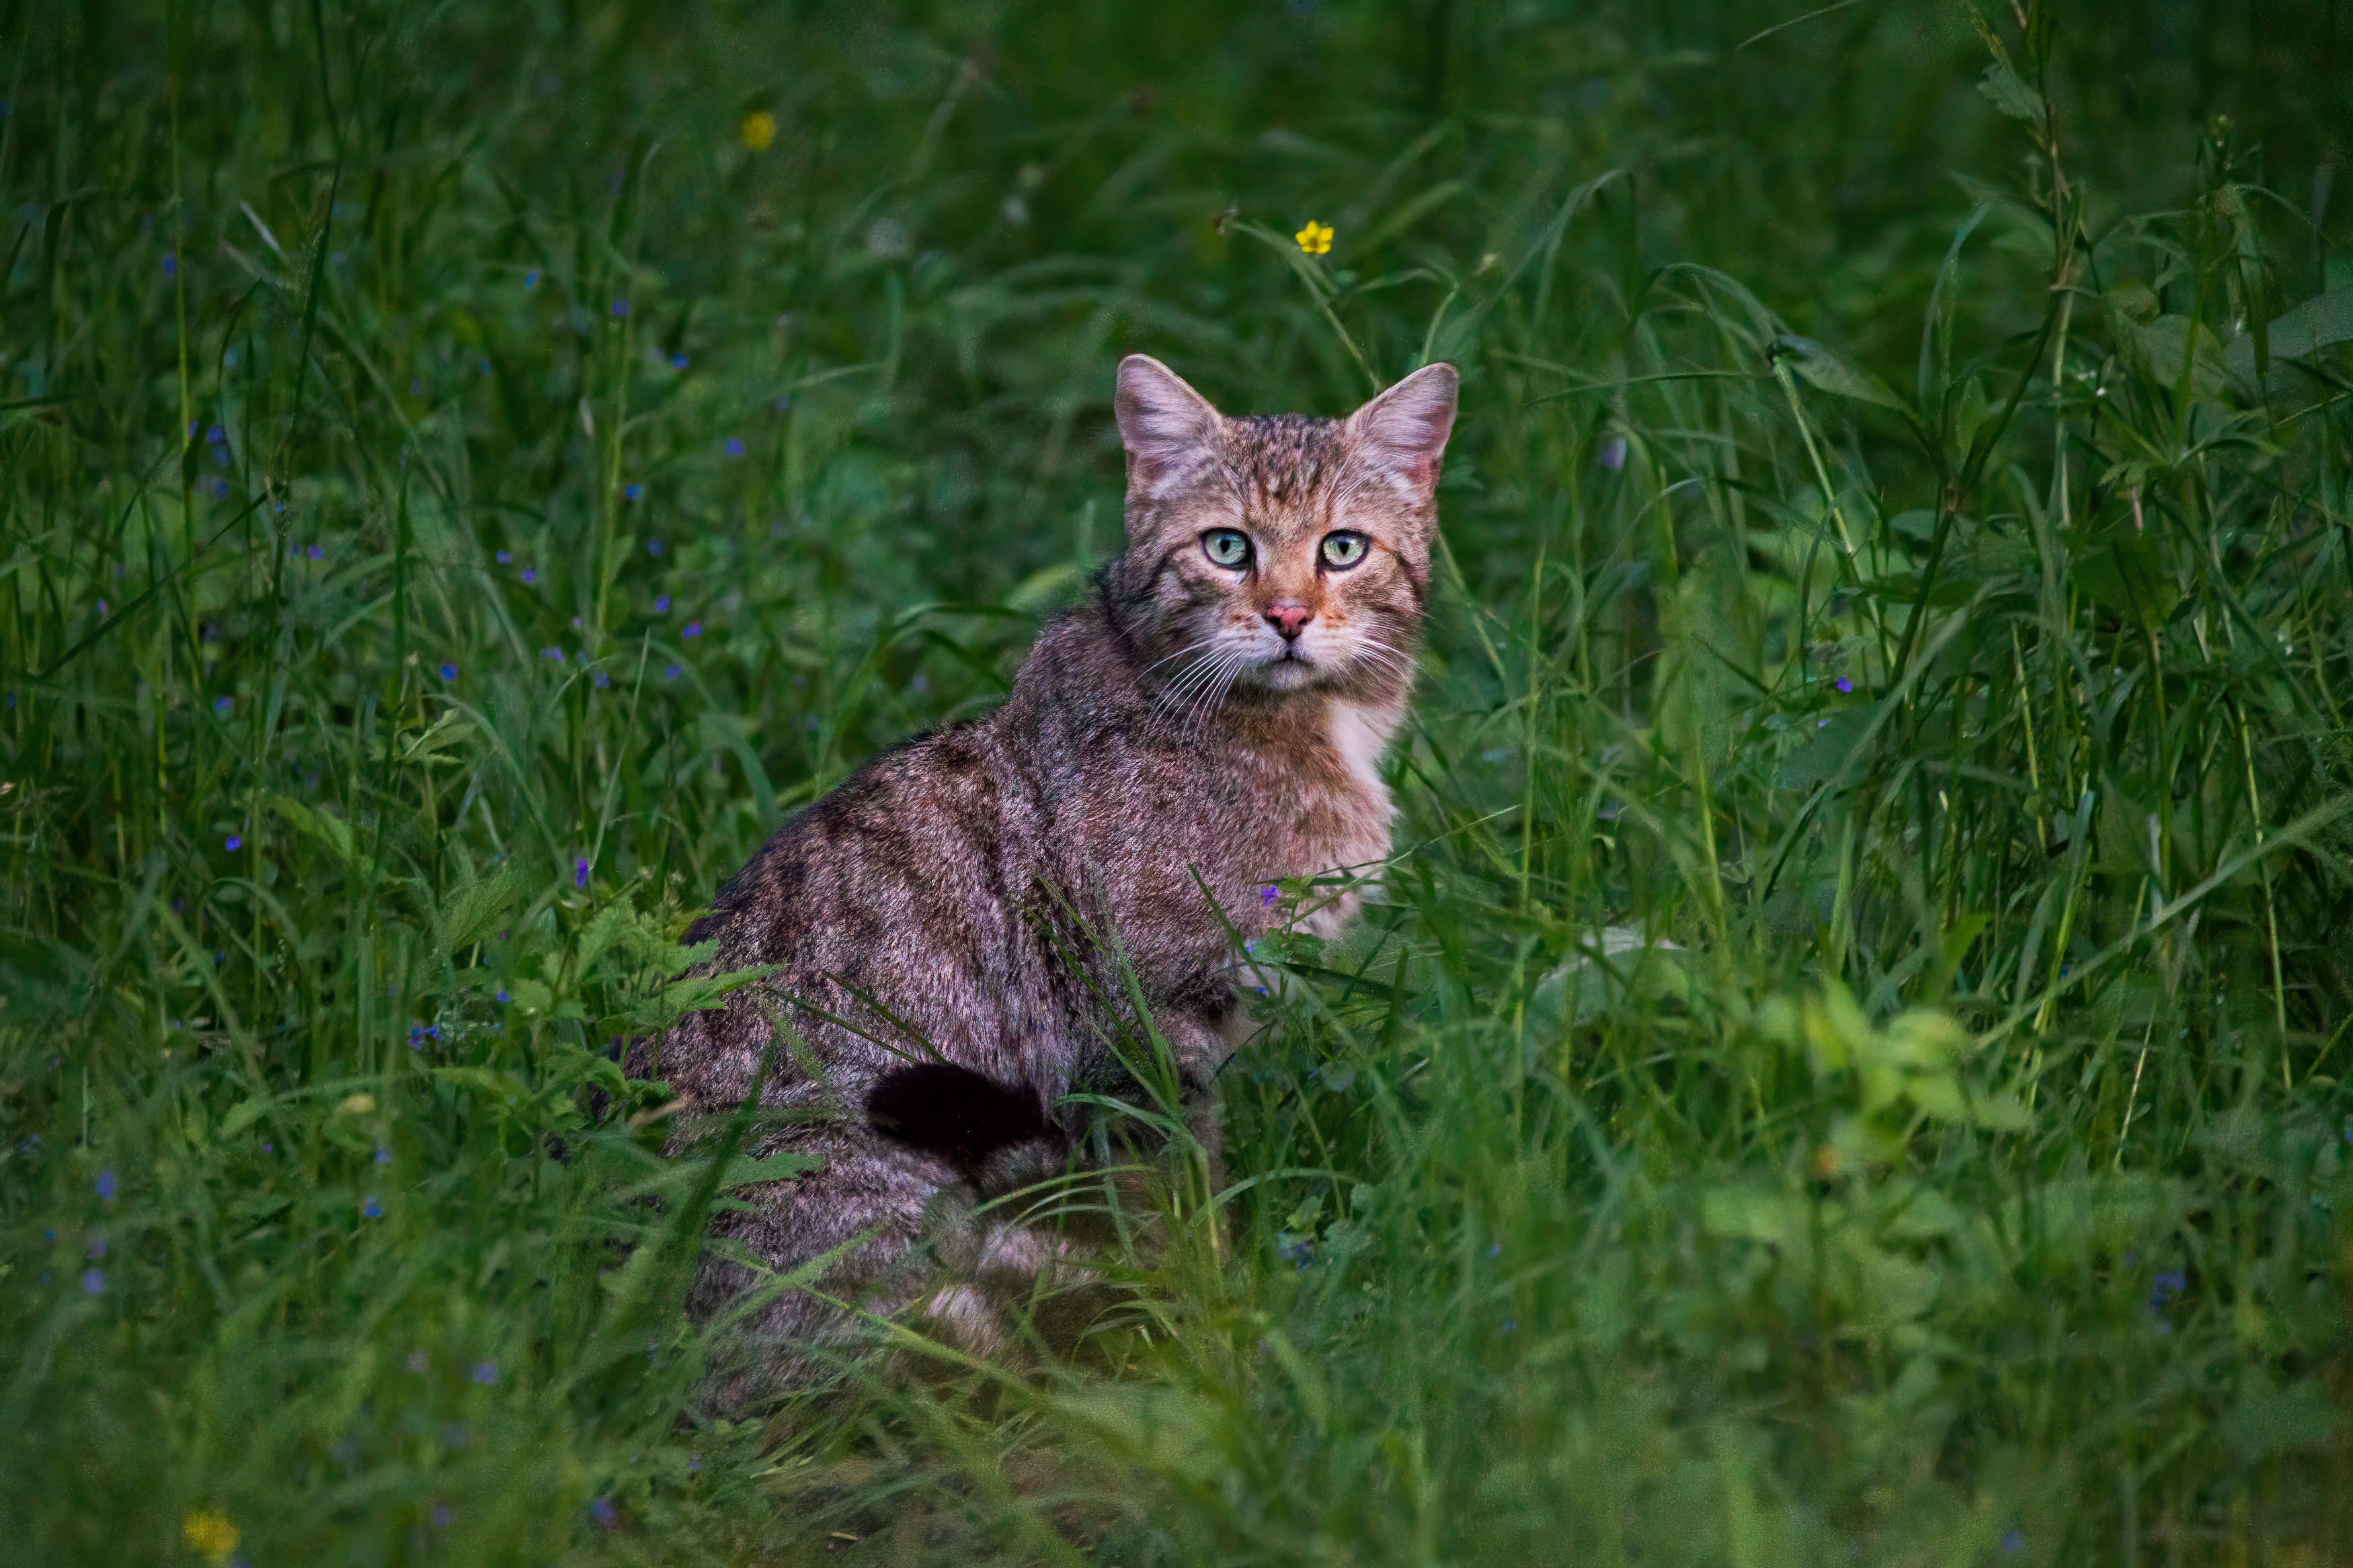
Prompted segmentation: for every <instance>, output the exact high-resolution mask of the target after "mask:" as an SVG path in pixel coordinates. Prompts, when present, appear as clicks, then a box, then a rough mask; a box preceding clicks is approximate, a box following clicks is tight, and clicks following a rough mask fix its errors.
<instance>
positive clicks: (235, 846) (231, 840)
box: [223, 833, 245, 854]
mask: <svg viewBox="0 0 2353 1568" xmlns="http://www.w3.org/2000/svg"><path fill="white" fill-rule="evenodd" d="M223 847H224V848H226V849H227V850H228V851H229V852H230V853H231V854H235V853H236V852H237V850H239V849H242V848H244V847H245V840H244V839H242V838H240V837H237V835H236V834H234V833H232V834H230V835H229V836H228V839H227V843H226V844H225V845H224V846H223Z"/></svg>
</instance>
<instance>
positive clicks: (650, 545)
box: [646, 539, 662, 555]
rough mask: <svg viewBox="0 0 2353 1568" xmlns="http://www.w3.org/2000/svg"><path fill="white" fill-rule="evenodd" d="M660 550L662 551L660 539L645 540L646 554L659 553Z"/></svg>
mask: <svg viewBox="0 0 2353 1568" xmlns="http://www.w3.org/2000/svg"><path fill="white" fill-rule="evenodd" d="M661 552H662V542H661V541H660V540H659V539H649V540H647V541H646V553H647V554H649V555H659V554H660V553H661Z"/></svg>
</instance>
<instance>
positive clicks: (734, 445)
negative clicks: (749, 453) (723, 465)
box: [727, 436, 744, 458]
mask: <svg viewBox="0 0 2353 1568" xmlns="http://www.w3.org/2000/svg"><path fill="white" fill-rule="evenodd" d="M727 455H728V456H729V457H731V458H740V457H742V456H743V455H744V443H743V441H742V439H741V438H739V437H733V436H730V437H727Z"/></svg>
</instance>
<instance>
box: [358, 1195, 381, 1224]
mask: <svg viewBox="0 0 2353 1568" xmlns="http://www.w3.org/2000/svg"><path fill="white" fill-rule="evenodd" d="M360 1213H362V1214H364V1215H367V1216H368V1218H370V1219H382V1218H383V1217H384V1205H382V1204H380V1203H378V1202H376V1201H375V1194H374V1193H370V1194H368V1195H367V1201H366V1202H364V1203H363V1204H361V1205H360Z"/></svg>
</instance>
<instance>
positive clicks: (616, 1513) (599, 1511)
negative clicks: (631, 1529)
mask: <svg viewBox="0 0 2353 1568" xmlns="http://www.w3.org/2000/svg"><path fill="white" fill-rule="evenodd" d="M588 1517H589V1518H590V1519H593V1520H595V1521H596V1523H597V1526H598V1527H599V1528H600V1529H604V1530H618V1529H620V1528H621V1515H620V1510H617V1509H616V1508H615V1507H614V1506H613V1500H612V1499H610V1498H601V1497H600V1498H598V1499H596V1500H595V1501H593V1502H591V1503H590V1504H589V1505H588Z"/></svg>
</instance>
